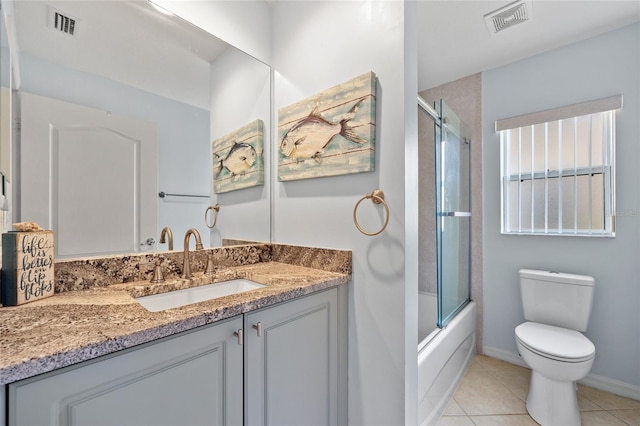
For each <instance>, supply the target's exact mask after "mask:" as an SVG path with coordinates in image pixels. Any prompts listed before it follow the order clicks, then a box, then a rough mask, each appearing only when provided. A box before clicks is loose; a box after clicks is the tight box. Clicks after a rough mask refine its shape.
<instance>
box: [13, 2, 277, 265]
mask: <svg viewBox="0 0 640 426" xmlns="http://www.w3.org/2000/svg"><path fill="white" fill-rule="evenodd" d="M4 1H6V0H3V2H4ZM12 8H13V17H12V18H13V21H14V22H15V37H16V45H17V50H18V52H19V54H18V56H17V57H18V67H15V68H14V72H16V71H17V72H18V73H19V88H18V89H19V93H20V113H21V117H20V121H21V126H20V138H19V139H20V142H19V155H18V160H17V161H15V162H14V163H17V164H13V169H14V171H13V176H14V178H15V183H16V185H15V186H14V187H13V188H14V197H13V198H14V200H15V203H14V209H15V211H14V213H13V218H14V219H15V220H19V221H34V222H38V223H39V224H40V225H41V226H43V227H45V228H47V229H52V230H54V232H55V233H56V236H55V238H56V256H57V257H58V258H64V257H82V256H95V255H104V254H115V253H123V252H140V251H150V250H167V249H168V246H167V245H166V244H160V243H159V240H160V235H161V230H162V229H163V228H164V227H170V228H171V230H172V233H173V236H174V239H175V241H174V245H175V246H174V248H175V249H176V250H182V244H183V237H184V235H185V232H186V230H187V229H189V228H196V229H198V230H199V232H200V234H201V235H202V239H203V243H204V245H205V246H217V245H220V244H221V243H222V240H223V239H231V240H254V241H255V240H257V241H269V240H270V205H269V203H270V201H269V197H270V188H269V187H268V182H269V181H270V179H269V177H268V174H269V172H270V171H269V169H268V165H269V163H270V162H269V160H268V154H269V153H268V151H269V149H268V147H269V145H270V144H269V134H270V130H269V125H270V121H271V120H270V104H271V102H270V92H271V89H270V68H269V66H268V65H266V64H264V63H262V62H260V61H258V60H257V59H255V58H253V57H251V56H249V55H247V54H246V53H244V52H242V51H240V50H238V49H236V48H235V47H233V46H231V45H229V44H227V43H225V42H223V41H221V40H220V39H218V38H216V37H215V36H213V35H212V34H210V33H208V32H205V31H203V30H201V29H200V28H197V27H195V26H193V25H192V24H190V23H188V22H186V21H184V20H182V19H181V18H178V17H176V16H174V15H172V14H171V13H167V12H166V11H165V10H163V9H161V8H158V7H156V6H155V5H154V4H153V3H150V2H149V1H146V0H135V1H129V0H127V1H101V0H97V1H39V0H33V1H31V0H30V1H13V2H12ZM255 120H261V121H262V122H263V123H264V135H265V136H264V137H265V139H264V153H263V154H264V156H265V158H264V164H265V173H266V174H267V175H266V176H265V178H264V182H265V184H264V185H261V186H255V187H252V188H245V189H241V190H237V191H232V192H228V193H224V194H214V193H213V185H212V179H213V161H212V152H211V142H212V141H213V140H216V139H218V138H220V137H222V136H224V135H226V134H229V133H231V132H233V131H234V130H236V129H238V128H241V127H243V126H245V125H246V124H248V123H251V122H254V121H255ZM258 154H261V153H258ZM14 158H15V157H14ZM161 192H162V193H164V194H166V195H165V196H164V197H160V196H159V194H160V193H161ZM215 204H219V205H220V210H219V212H218V214H217V222H216V226H215V227H214V228H213V229H210V228H208V227H207V226H206V222H205V211H206V209H207V207H209V206H211V205H215ZM210 213H211V212H210ZM208 219H209V221H210V222H211V221H212V219H213V218H212V216H209V217H208Z"/></svg>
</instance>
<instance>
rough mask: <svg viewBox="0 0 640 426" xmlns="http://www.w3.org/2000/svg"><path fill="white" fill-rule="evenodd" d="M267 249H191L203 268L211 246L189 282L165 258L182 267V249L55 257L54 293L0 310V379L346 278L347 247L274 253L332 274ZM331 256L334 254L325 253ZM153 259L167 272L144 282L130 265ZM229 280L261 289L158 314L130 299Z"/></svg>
mask: <svg viewBox="0 0 640 426" xmlns="http://www.w3.org/2000/svg"><path fill="white" fill-rule="evenodd" d="M272 247H273V246H272V245H269V244H262V245H256V246H250V247H239V246H238V247H225V248H217V249H205V250H202V252H204V253H200V252H198V254H205V255H204V256H197V257H196V259H194V258H193V257H192V270H193V271H201V270H203V269H204V266H205V262H206V254H209V253H206V252H209V251H210V252H212V253H211V254H212V255H213V256H214V263H215V265H216V267H217V269H216V273H215V274H214V275H213V276H205V275H204V274H203V273H202V272H194V276H193V278H192V279H189V280H185V279H181V278H178V273H179V272H178V269H177V267H176V268H175V269H173V270H171V265H172V262H174V263H176V265H179V266H180V268H181V266H182V252H166V253H156V254H145V255H135V256H111V257H108V258H101V259H98V258H92V259H76V260H65V261H61V262H57V263H56V272H58V264H64V266H63V267H62V268H60V271H61V275H60V281H59V284H60V289H59V290H61V291H59V292H58V293H57V294H56V295H54V296H52V297H50V298H48V299H43V300H39V301H35V302H32V303H29V304H26V305H22V306H17V307H3V308H0V384H5V383H10V382H13V381H17V380H20V379H24V378H27V377H31V376H34V375H37V374H41V373H45V372H48V371H52V370H54V369H58V368H62V367H65V366H68V365H72V364H75V363H78V362H81V361H85V360H89V359H93V358H96V357H99V356H101V355H106V354H109V353H112V352H114V351H118V350H121V349H125V348H129V347H132V346H135V345H139V344H142V343H146V342H150V341H153V340H156V339H160V338H162V337H166V336H170V335H172V334H175V333H179V332H182V331H187V330H190V329H193V328H195V327H199V326H202V325H206V324H210V323H213V322H216V321H219V320H222V319H226V318H230V317H233V316H236V315H240V314H242V313H245V312H249V311H252V310H254V309H259V308H263V307H266V306H270V305H273V304H276V303H280V302H284V301H287V300H291V299H294V298H297V297H300V296H304V295H307V294H311V293H313V292H315V291H319V290H323V289H327V288H331V287H335V286H338V285H342V284H345V283H348V282H349V280H350V278H351V275H350V268H351V257H350V252H348V251H335V252H332V251H331V250H325V249H308V248H305V253H307V255H306V256H308V257H305V255H301V256H296V255H295V254H291V253H290V251H295V247H294V246H286V247H283V248H279V249H278V250H279V251H281V253H282V254H280V255H279V256H278V257H277V258H278V259H281V260H283V259H307V258H309V259H315V260H314V262H312V263H313V264H314V265H334V267H333V269H337V270H340V271H343V272H333V271H331V270H327V269H318V268H313V267H306V266H300V265H298V264H290V263H284V262H279V261H273V260H272ZM332 254H335V255H336V256H337V257H338V260H335V259H334V260H332V259H326V257H330V256H331V255H332ZM192 255H193V253H192ZM176 256H177V257H178V258H176ZM199 257H201V258H202V259H200V258H199ZM323 257H324V258H323ZM155 258H160V259H161V260H162V262H163V265H166V269H165V271H166V270H167V269H168V270H169V273H165V280H166V281H165V282H164V283H159V284H151V283H150V282H149V281H148V277H150V274H147V273H146V272H143V271H141V269H140V268H138V267H137V265H138V264H139V263H140V262H141V261H145V260H150V261H151V262H153V261H154V260H155ZM194 260H195V261H194ZM198 262H200V263H198ZM298 263H300V262H298ZM344 271H347V272H344ZM141 277H144V278H143V280H140V278H141ZM233 278H247V279H250V280H253V281H256V282H258V283H261V284H265V287H263V288H260V289H257V290H252V291H250V292H246V293H241V294H237V295H230V296H226V297H222V298H218V299H215V300H210V301H205V302H200V303H195V304H192V305H187V306H183V307H180V308H175V309H168V310H165V311H161V312H148V311H147V310H146V309H145V308H144V307H142V306H141V305H140V304H138V303H137V302H136V301H135V300H134V297H139V296H144V295H149V294H157V293H162V292H165V291H171V290H173V289H181V288H188V287H193V286H196V285H202V284H207V283H210V282H219V281H225V280H228V279H233Z"/></svg>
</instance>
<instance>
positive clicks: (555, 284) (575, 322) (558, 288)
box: [520, 269, 595, 331]
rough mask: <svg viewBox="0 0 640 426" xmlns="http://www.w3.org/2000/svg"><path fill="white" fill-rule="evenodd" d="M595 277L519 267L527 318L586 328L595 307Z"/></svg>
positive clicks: (581, 329) (580, 329) (578, 329)
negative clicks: (592, 308)
mask: <svg viewBox="0 0 640 426" xmlns="http://www.w3.org/2000/svg"><path fill="white" fill-rule="evenodd" d="M594 285H595V282H594V279H593V277H589V276H587V275H574V274H565V273H559V272H551V271H537V270H533V269H521V270H520V290H521V296H522V307H523V308H524V317H525V319H526V320H527V321H533V322H539V323H543V324H549V325H555V326H558V327H563V328H569V329H571V330H576V331H586V330H587V325H588V324H589V316H590V315H591V307H592V306H593V290H594Z"/></svg>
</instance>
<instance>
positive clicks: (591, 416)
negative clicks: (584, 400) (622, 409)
mask: <svg viewBox="0 0 640 426" xmlns="http://www.w3.org/2000/svg"><path fill="white" fill-rule="evenodd" d="M580 417H582V426H627V425H626V423H625V422H623V421H622V420H620V419H618V418H617V417H615V416H614V415H612V414H609V413H607V412H606V411H584V412H582V413H580Z"/></svg>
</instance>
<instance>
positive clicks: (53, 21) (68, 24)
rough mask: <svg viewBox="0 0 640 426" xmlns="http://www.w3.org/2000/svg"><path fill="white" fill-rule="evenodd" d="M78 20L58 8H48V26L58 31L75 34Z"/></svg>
mask: <svg viewBox="0 0 640 426" xmlns="http://www.w3.org/2000/svg"><path fill="white" fill-rule="evenodd" d="M77 23H78V20H77V19H76V18H73V17H71V16H69V15H68V14H66V13H63V12H61V11H59V10H56V9H53V8H49V27H51V28H52V29H54V30H57V31H58V32H61V33H64V34H69V35H71V36H76V34H77V31H78V27H77Z"/></svg>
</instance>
